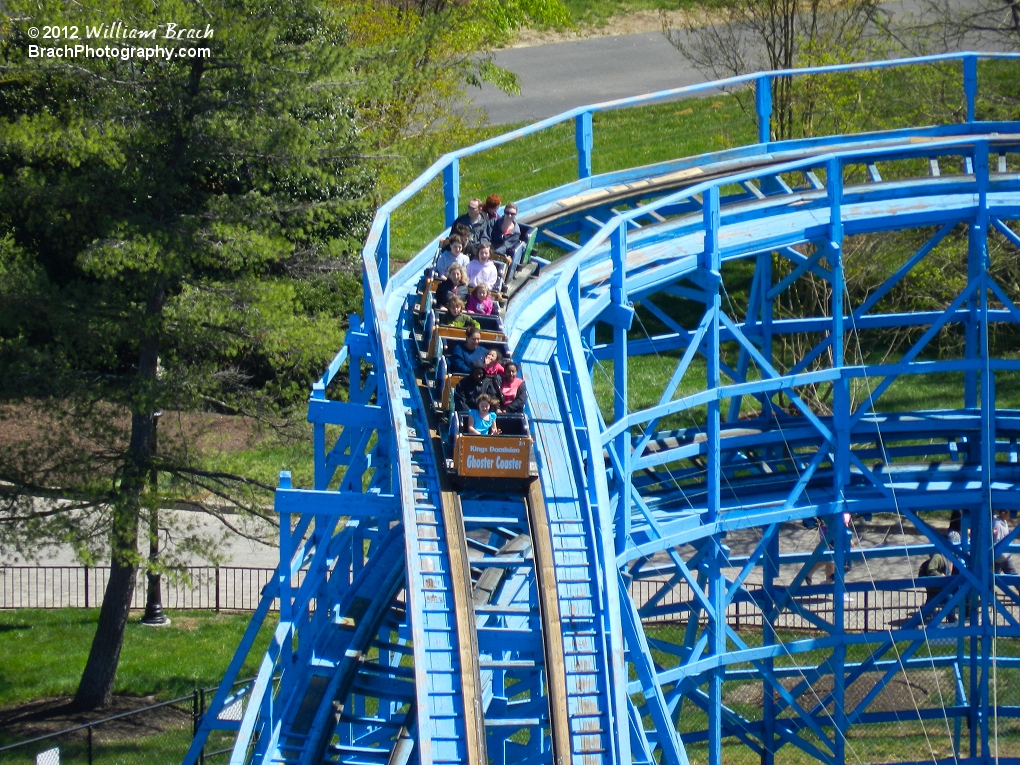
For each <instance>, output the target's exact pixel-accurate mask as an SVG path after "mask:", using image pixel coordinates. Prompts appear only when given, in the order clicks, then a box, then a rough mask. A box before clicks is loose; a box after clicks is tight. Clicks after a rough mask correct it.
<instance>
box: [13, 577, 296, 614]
mask: <svg viewBox="0 0 1020 765" xmlns="http://www.w3.org/2000/svg"><path fill="white" fill-rule="evenodd" d="M274 570H275V569H271V568H249V567H242V566H191V567H188V568H187V569H185V570H184V571H183V572H181V574H180V575H175V576H173V577H169V576H163V577H162V586H161V590H162V595H163V597H162V602H163V607H164V608H167V609H178V610H180V609H191V610H207V609H208V610H215V611H220V610H223V611H254V610H255V609H256V607H257V606H258V604H259V597H260V595H261V593H262V588H263V587H265V585H266V584H267V583H268V582H269V581H270V579H272V577H273V572H274ZM109 576H110V568H109V567H108V566H95V567H91V566H89V567H86V566H0V608H99V607H100V606H101V605H102V604H103V593H104V592H105V591H106V583H107V580H108V579H109ZM303 576H304V574H303V572H299V579H298V582H300V581H301V580H302V579H303ZM145 594H146V580H145V572H144V571H139V572H138V573H137V575H136V577H135V590H134V594H133V595H132V600H131V607H132V608H144V607H145ZM278 609H279V601H276V602H275V603H274V605H273V610H278Z"/></svg>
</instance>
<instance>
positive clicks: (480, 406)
mask: <svg viewBox="0 0 1020 765" xmlns="http://www.w3.org/2000/svg"><path fill="white" fill-rule="evenodd" d="M498 404H499V402H496V401H494V400H493V399H492V398H491V397H490V396H479V397H478V400H477V401H476V402H475V408H476V409H477V410H478V414H480V415H482V416H485V415H487V414H488V413H489V412H491V411H492V410H493V409H495V408H496V406H498Z"/></svg>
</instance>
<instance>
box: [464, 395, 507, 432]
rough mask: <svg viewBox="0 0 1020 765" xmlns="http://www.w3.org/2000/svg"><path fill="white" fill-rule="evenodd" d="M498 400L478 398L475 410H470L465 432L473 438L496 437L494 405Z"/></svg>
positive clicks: (484, 397)
mask: <svg viewBox="0 0 1020 765" xmlns="http://www.w3.org/2000/svg"><path fill="white" fill-rule="evenodd" d="M496 403H498V400H497V399H495V398H490V397H489V396H479V397H478V402H477V403H476V404H475V408H474V409H472V410H471V412H470V416H469V417H468V421H467V432H468V433H471V434H472V435H475V436H498V435H499V428H497V427H496V411H495V404H496Z"/></svg>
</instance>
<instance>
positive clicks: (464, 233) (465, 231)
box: [451, 223, 471, 242]
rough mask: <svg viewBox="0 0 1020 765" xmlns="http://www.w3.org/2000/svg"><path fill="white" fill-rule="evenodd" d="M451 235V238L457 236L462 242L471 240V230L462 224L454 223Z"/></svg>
mask: <svg viewBox="0 0 1020 765" xmlns="http://www.w3.org/2000/svg"><path fill="white" fill-rule="evenodd" d="M451 234H452V235H453V236H459V237H460V239H461V241H462V242H466V241H467V240H468V239H470V238H471V229H469V228H468V227H467V226H465V225H464V224H463V223H454V224H453V231H452V232H451Z"/></svg>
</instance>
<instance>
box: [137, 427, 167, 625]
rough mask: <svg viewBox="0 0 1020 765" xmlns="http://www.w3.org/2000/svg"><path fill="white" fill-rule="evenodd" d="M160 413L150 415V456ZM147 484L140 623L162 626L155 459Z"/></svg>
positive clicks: (157, 486) (164, 623)
mask: <svg viewBox="0 0 1020 765" xmlns="http://www.w3.org/2000/svg"><path fill="white" fill-rule="evenodd" d="M162 415H163V413H162V412H155V413H153V415H152V438H151V439H150V441H149V444H150V450H149V452H150V455H151V456H152V457H155V456H156V426H157V425H158V424H159V418H160V417H161V416H162ZM149 484H150V485H151V486H152V495H153V497H155V501H154V502H153V503H152V507H150V508H149V570H148V571H147V572H146V574H145V579H146V590H145V613H144V614H143V615H142V624H145V625H148V626H149V627H162V626H165V625H167V624H169V623H170V619H169V618H167V616H166V615H165V614H164V613H163V593H162V586H161V585H162V581H161V580H162V577H161V576H160V575H159V572H157V571H156V570H155V564H156V561H157V560H158V559H159V471H158V470H156V465H155V461H153V464H152V465H151V466H150V468H149Z"/></svg>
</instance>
